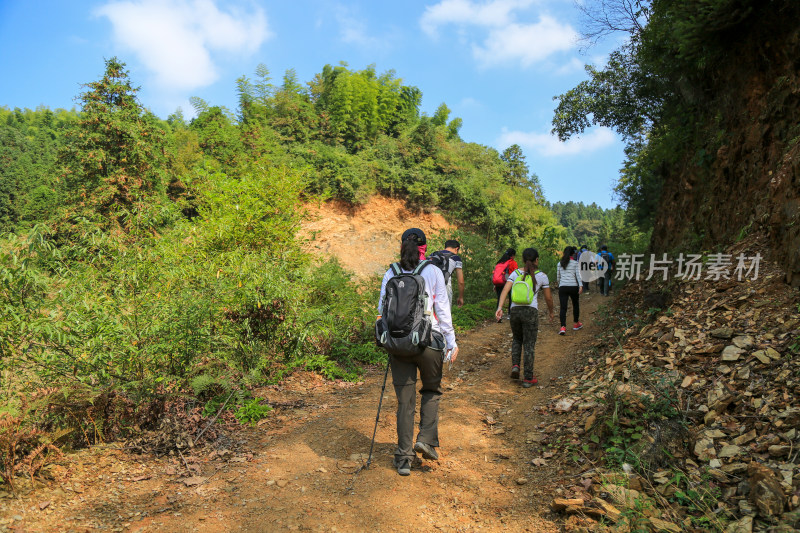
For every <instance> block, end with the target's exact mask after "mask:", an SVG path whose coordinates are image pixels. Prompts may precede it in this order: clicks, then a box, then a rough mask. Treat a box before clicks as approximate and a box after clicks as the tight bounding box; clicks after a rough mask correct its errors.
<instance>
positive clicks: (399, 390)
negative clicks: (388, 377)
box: [390, 332, 444, 460]
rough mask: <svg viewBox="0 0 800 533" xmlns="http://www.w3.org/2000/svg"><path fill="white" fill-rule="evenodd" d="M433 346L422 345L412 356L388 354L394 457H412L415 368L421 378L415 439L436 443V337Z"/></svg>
mask: <svg viewBox="0 0 800 533" xmlns="http://www.w3.org/2000/svg"><path fill="white" fill-rule="evenodd" d="M437 335H438V333H435V332H434V339H436V342H435V344H436V346H437V347H438V346H441V348H439V349H436V348H433V347H428V348H425V350H424V351H423V352H422V353H421V354H419V355H417V356H415V357H402V358H401V357H395V356H390V358H391V366H392V384H393V385H394V392H395V394H396V395H397V450H395V452H394V456H395V460H401V459H405V458H407V459H413V458H414V457H415V456H416V453H415V452H414V440H413V439H414V410H415V407H416V405H417V397H416V392H417V391H416V388H417V387H416V385H417V371H419V377H420V380H421V381H422V388H421V389H420V390H419V393H420V396H422V401H421V404H420V409H419V433H418V434H417V441H419V442H424V443H425V444H428V445H429V446H439V398H440V397H441V396H442V388H441V383H442V363H443V361H442V359H443V358H444V341H443V340H441V337H438V338H437Z"/></svg>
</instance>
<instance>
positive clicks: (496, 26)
mask: <svg viewBox="0 0 800 533" xmlns="http://www.w3.org/2000/svg"><path fill="white" fill-rule="evenodd" d="M535 1H536V0H491V1H489V2H487V3H478V2H473V1H470V0H442V1H441V2H439V3H438V4H435V5H433V6H428V7H427V8H425V12H424V13H423V15H422V17H421V19H420V26H421V27H422V30H423V31H424V32H425V33H427V34H428V35H429V36H431V37H436V36H438V32H439V29H440V28H441V27H442V26H448V25H453V26H456V31H457V35H458V36H459V38H460V40H462V41H463V40H464V35H465V32H466V31H467V30H468V29H470V28H471V29H472V32H471V34H468V35H470V37H468V38H467V41H468V42H471V47H472V54H473V56H474V57H475V59H476V60H477V61H478V63H479V64H480V65H481V66H483V67H488V66H493V65H497V64H503V63H508V62H519V63H520V64H521V65H522V66H523V67H529V66H530V65H532V64H533V63H536V62H539V61H542V60H544V59H546V58H547V57H549V56H551V55H552V54H555V53H558V52H564V51H568V50H571V49H572V48H574V47H575V46H576V42H577V38H578V34H577V32H576V31H575V30H574V29H573V28H572V26H570V25H569V24H566V23H562V22H559V21H558V20H556V19H555V18H553V17H552V16H549V15H545V14H543V15H540V16H539V17H538V21H536V22H529V21H525V20H523V19H522V18H521V15H520V14H519V13H517V11H518V10H523V9H525V8H528V7H530V6H531V5H532V4H533V3H534V2H535ZM475 32H477V33H475ZM472 35H476V36H475V37H472Z"/></svg>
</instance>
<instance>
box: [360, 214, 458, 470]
mask: <svg viewBox="0 0 800 533" xmlns="http://www.w3.org/2000/svg"><path fill="white" fill-rule="evenodd" d="M425 246H426V240H425V234H424V233H423V232H422V230H420V229H418V228H411V229H409V230H407V231H405V232H404V233H403V236H402V237H401V245H400V261H398V262H397V263H392V265H391V266H390V267H389V270H388V271H387V272H386V274H385V275H384V276H383V281H382V283H381V295H380V299H379V301H378V318H377V321H376V323H375V336H376V340H377V342H378V345H379V346H381V347H383V348H384V349H385V350H386V351H387V352H388V354H389V365H390V366H391V370H392V384H393V385H394V391H395V395H396V396H397V448H396V450H395V452H394V463H393V464H394V466H395V467H396V468H397V473H398V474H400V475H401V476H407V475H409V474H410V473H411V463H412V461H413V460H414V459H415V458H416V456H417V452H419V453H420V454H422V457H423V458H424V459H428V460H438V459H439V454H438V453H437V452H436V447H438V446H439V399H440V397H441V396H442V387H441V382H442V371H443V367H444V362H445V361H446V360H449V361H451V362H453V361H455V360H456V357H458V346H457V345H456V335H455V330H454V328H453V321H452V319H451V317H450V300H449V299H448V296H447V286H446V285H445V283H444V275H443V274H442V271H441V269H440V268H437V267H436V266H435V265H434V264H433V263H431V262H430V261H428V260H425V259H424V255H422V254H423V253H424V248H425ZM448 355H449V357H448ZM417 372H419V379H420V380H421V381H422V388H421V389H420V391H419V393H420V396H421V397H422V400H421V403H420V409H419V432H418V433H417V438H416V442H415V441H414V440H413V437H414V411H415V407H416V403H417V401H416V392H417V391H416V384H417Z"/></svg>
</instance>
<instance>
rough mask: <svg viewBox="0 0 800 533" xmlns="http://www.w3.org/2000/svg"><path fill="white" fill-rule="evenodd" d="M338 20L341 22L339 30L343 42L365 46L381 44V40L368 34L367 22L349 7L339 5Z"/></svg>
mask: <svg viewBox="0 0 800 533" xmlns="http://www.w3.org/2000/svg"><path fill="white" fill-rule="evenodd" d="M336 21H337V22H338V23H339V31H340V33H341V38H342V41H343V42H345V43H348V44H354V45H356V46H361V47H364V48H375V47H377V46H380V44H381V42H380V40H379V39H377V38H375V37H371V36H370V35H369V34H368V32H367V24H366V23H365V22H364V21H363V20H361V19H359V18H357V17H356V16H355V15H354V14H353V13H352V12H351V11H350V10H349V9H348V8H346V7H344V6H339V8H338V10H337V13H336Z"/></svg>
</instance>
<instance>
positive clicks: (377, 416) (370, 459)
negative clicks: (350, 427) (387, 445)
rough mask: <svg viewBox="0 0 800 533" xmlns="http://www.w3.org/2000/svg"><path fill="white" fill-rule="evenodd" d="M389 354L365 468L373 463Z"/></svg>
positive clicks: (387, 372)
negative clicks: (373, 449) (373, 451)
mask: <svg viewBox="0 0 800 533" xmlns="http://www.w3.org/2000/svg"><path fill="white" fill-rule="evenodd" d="M388 357H389V356H388V354H387V361H386V372H385V373H384V374H383V387H381V399H380V400H378V414H376V415H375V429H374V430H372V443H371V444H370V445H369V457H368V458H367V466H365V467H364V468H369V465H370V464H371V463H372V448H373V447H374V446H375V435H376V434H377V433H378V420H379V419H380V417H381V405H382V404H383V393H384V392H385V391H386V378H387V377H388V376H389V363H390V361H389V360H388Z"/></svg>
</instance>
